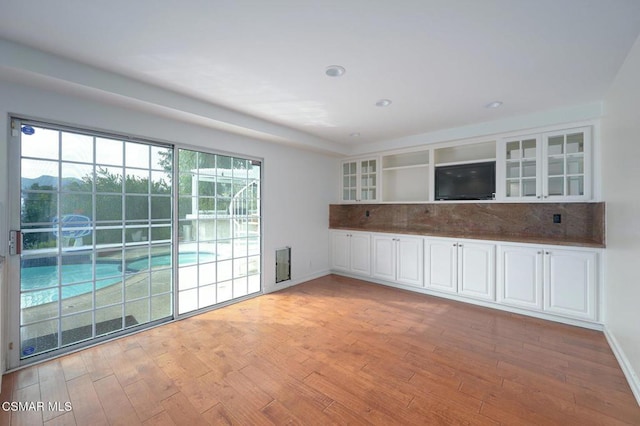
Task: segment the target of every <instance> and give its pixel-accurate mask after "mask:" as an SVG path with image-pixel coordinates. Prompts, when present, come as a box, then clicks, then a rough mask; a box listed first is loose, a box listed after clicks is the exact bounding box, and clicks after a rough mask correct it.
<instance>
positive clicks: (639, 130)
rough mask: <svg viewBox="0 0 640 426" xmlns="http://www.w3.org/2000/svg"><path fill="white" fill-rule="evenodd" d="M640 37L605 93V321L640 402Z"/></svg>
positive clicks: (603, 141)
mask: <svg viewBox="0 0 640 426" xmlns="http://www.w3.org/2000/svg"><path fill="white" fill-rule="evenodd" d="M638 76H640V38H639V39H638V40H637V41H636V43H635V45H634V47H633V49H632V50H631V52H630V53H629V56H628V57H627V60H626V62H625V64H624V65H623V67H622V68H621V70H620V72H619V74H618V76H617V77H616V80H615V81H614V84H613V85H612V87H611V89H610V91H609V93H608V94H607V96H606V98H605V117H604V119H603V120H602V145H601V150H602V173H603V195H604V199H605V202H606V209H607V212H606V214H607V229H606V233H607V234H606V238H607V250H606V256H607V266H606V270H605V282H606V290H605V291H606V294H605V299H606V312H605V315H606V317H605V326H606V329H607V332H608V337H609V339H610V341H611V342H612V346H613V347H614V350H617V351H618V353H617V355H618V357H619V360H620V361H621V363H622V364H623V369H625V370H626V371H625V373H626V374H627V378H628V379H629V381H630V382H631V385H632V388H634V393H635V395H636V398H637V399H638V401H639V402H640V380H639V376H638V375H639V374H640V269H639V268H638V261H639V260H640V78H638Z"/></svg>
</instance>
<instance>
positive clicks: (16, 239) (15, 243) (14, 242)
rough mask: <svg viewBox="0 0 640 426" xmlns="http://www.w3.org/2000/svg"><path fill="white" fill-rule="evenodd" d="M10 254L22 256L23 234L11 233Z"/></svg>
mask: <svg viewBox="0 0 640 426" xmlns="http://www.w3.org/2000/svg"><path fill="white" fill-rule="evenodd" d="M9 254H10V255H12V256H13V255H17V254H22V232H21V231H9Z"/></svg>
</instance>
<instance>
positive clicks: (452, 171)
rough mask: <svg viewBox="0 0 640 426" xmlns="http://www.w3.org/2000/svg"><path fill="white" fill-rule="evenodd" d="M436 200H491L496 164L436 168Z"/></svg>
mask: <svg viewBox="0 0 640 426" xmlns="http://www.w3.org/2000/svg"><path fill="white" fill-rule="evenodd" d="M435 187H436V193H435V199H436V200H491V199H493V198H494V196H495V192H496V163H495V161H491V162H487V163H473V164H458V165H454V166H442V167H436V182H435Z"/></svg>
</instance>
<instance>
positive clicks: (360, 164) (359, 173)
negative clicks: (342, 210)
mask: <svg viewBox="0 0 640 426" xmlns="http://www.w3.org/2000/svg"><path fill="white" fill-rule="evenodd" d="M341 170H342V187H341V188H342V190H341V193H342V195H341V197H342V201H343V202H376V201H377V200H378V192H379V191H378V160H377V158H365V159H360V160H349V161H343V162H342V165H341Z"/></svg>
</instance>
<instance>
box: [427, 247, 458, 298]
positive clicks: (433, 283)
mask: <svg viewBox="0 0 640 426" xmlns="http://www.w3.org/2000/svg"><path fill="white" fill-rule="evenodd" d="M457 251H458V245H457V243H456V242H455V241H452V240H432V239H426V240H425V250H424V264H425V265H424V270H425V287H427V288H431V289H433V290H439V291H446V292H449V293H457V292H458V269H457Z"/></svg>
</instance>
